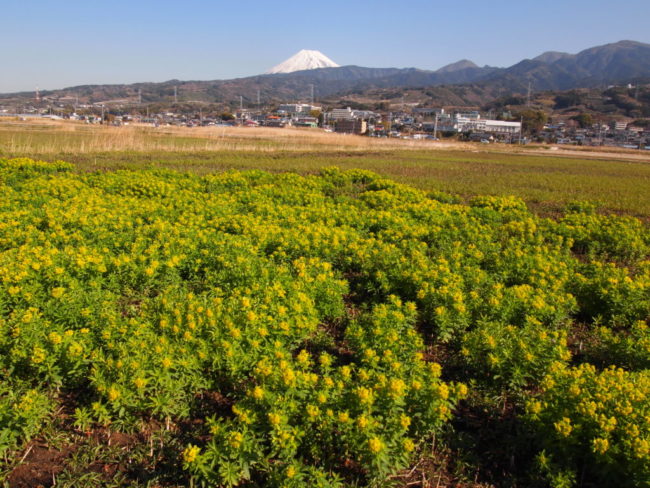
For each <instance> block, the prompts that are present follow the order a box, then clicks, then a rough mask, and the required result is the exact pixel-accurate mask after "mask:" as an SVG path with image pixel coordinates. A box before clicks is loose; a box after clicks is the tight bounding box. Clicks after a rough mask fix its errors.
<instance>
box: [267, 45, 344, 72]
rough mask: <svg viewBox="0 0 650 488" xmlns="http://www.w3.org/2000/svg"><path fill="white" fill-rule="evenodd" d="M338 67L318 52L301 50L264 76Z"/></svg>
mask: <svg viewBox="0 0 650 488" xmlns="http://www.w3.org/2000/svg"><path fill="white" fill-rule="evenodd" d="M338 67H339V65H338V64H336V63H335V62H334V61H332V60H331V59H330V58H328V57H327V56H325V55H324V54H323V53H322V52H320V51H310V50H308V49H303V50H302V51H300V52H298V53H297V54H294V55H293V56H291V57H290V58H289V59H287V60H286V61H284V62H282V63H280V64H278V65H277V66H274V67H273V68H271V69H270V70H268V71H267V72H266V73H265V74H267V75H271V74H276V73H293V72H294V71H303V70H306V69H318V68H338Z"/></svg>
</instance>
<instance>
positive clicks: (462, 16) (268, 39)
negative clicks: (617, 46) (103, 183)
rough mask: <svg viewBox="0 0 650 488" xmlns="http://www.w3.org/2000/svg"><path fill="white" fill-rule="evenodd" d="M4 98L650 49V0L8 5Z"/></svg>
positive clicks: (0, 56)
mask: <svg viewBox="0 0 650 488" xmlns="http://www.w3.org/2000/svg"><path fill="white" fill-rule="evenodd" d="M1 11H2V22H1V23H0V26H1V27H0V32H2V34H3V35H2V39H3V43H2V46H1V47H0V92H10V91H19V90H28V91H31V90H34V88H35V86H37V85H38V86H39V87H40V88H41V89H53V88H63V87H66V86H73V85H79V84H90V83H131V82H137V81H164V80H169V79H173V78H177V79H182V80H190V79H196V80H209V79H225V78H235V77H241V76H249V75H254V74H259V73H262V72H264V71H266V70H267V69H268V68H270V67H271V66H274V65H276V64H278V63H280V62H282V61H284V60H285V59H286V58H288V57H290V56H291V55H293V54H295V53H296V52H297V51H299V50H300V49H316V50H319V51H322V52H323V53H324V54H326V55H327V56H329V57H330V58H332V59H333V60H334V61H336V62H337V63H339V64H341V65H346V64H356V65H361V66H371V67H389V66H390V67H418V68H423V69H437V68H439V67H441V66H443V65H445V64H448V63H451V62H455V61H457V60H459V59H463V58H467V59H471V60H472V61H474V62H475V63H477V64H479V65H484V64H489V65H492V66H509V65H512V64H514V63H516V62H518V61H520V60H521V59H524V58H530V57H534V56H537V55H538V54H541V53H542V52H544V51H549V50H553V51H566V52H571V53H575V52H578V51H580V50H582V49H585V48H588V47H592V46H596V45H601V44H606V43H609V42H616V41H619V40H622V39H629V40H636V41H641V42H647V43H650V28H648V25H650V24H649V23H650V20H649V19H650V1H648V0H628V1H627V2H624V3H623V2H621V3H617V2H612V1H611V0H608V1H600V0H591V1H583V0H563V1H557V0H547V1H545V2H537V1H535V2H533V1H526V0H520V1H517V2H514V1H502V0H490V1H488V0H483V1H474V0H467V1H462V0H459V1H455V2H451V1H449V0H445V1H420V0H410V1H407V2H398V1H384V0H375V1H372V2H371V1H365V0H362V1H350V0H348V1H341V0H327V1H323V2H310V1H304V0H303V1H300V2H299V1H288V2H270V1H266V2H261V1H248V2H237V1H232V0H231V1H227V2H226V1H221V0H213V1H199V0H181V1H174V2H171V1H166V0H158V1H148V0H145V1H136V0H132V1H124V0H112V1H110V2H106V1H102V2H97V1H93V0H85V1H77V0H64V1H59V2H54V1H51V0H48V1H46V0H23V1H17V0H3V1H2V10H1Z"/></svg>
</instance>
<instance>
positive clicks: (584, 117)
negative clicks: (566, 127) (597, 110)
mask: <svg viewBox="0 0 650 488" xmlns="http://www.w3.org/2000/svg"><path fill="white" fill-rule="evenodd" d="M571 120H575V121H576V122H577V123H578V124H579V125H580V128H582V129H584V128H586V127H591V126H592V125H593V124H594V118H593V117H592V116H591V114H585V113H581V114H579V115H574V116H573V117H571Z"/></svg>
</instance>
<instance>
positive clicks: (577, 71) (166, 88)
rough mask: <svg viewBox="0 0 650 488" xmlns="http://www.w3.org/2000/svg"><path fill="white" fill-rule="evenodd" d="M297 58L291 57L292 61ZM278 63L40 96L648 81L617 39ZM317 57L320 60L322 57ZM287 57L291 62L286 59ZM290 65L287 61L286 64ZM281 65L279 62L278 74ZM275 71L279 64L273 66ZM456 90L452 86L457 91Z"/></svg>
mask: <svg viewBox="0 0 650 488" xmlns="http://www.w3.org/2000/svg"><path fill="white" fill-rule="evenodd" d="M296 56H297V59H294V58H296ZM296 56H294V58H290V60H287V62H285V63H283V64H284V70H285V71H286V70H289V71H292V72H289V73H274V74H264V75H258V76H251V77H246V78H237V79H232V80H215V81H179V80H170V81H166V82H163V83H135V84H130V85H84V86H77V87H72V88H66V89H63V90H54V91H44V92H42V93H41V95H42V96H45V97H47V96H54V97H66V96H68V97H75V98H78V99H79V101H80V103H81V102H90V103H97V102H103V101H110V100H127V101H131V102H135V101H136V100H137V97H138V94H139V93H140V94H141V97H142V101H143V102H149V103H151V102H173V100H174V90H176V93H177V97H178V100H179V102H180V101H202V102H211V103H232V102H239V101H240V96H241V97H243V100H244V101H245V103H246V105H248V106H250V105H251V104H255V103H256V102H257V99H258V96H259V98H260V100H261V101H262V102H263V103H273V102H279V101H296V100H304V101H306V100H308V99H309V97H310V94H311V86H312V85H313V87H314V92H315V94H316V97H317V98H318V99H324V98H327V97H330V98H331V97H335V96H343V95H345V94H349V93H359V94H362V93H364V92H366V91H372V90H378V89H386V88H409V87H419V88H422V87H432V88H435V87H442V86H444V87H447V88H448V89H450V90H452V91H453V92H454V93H455V94H456V95H457V97H458V98H459V100H461V101H462V98H463V96H465V97H466V98H467V99H468V100H469V99H472V101H473V102H476V101H477V100H478V101H481V100H482V101H484V102H485V101H488V99H492V98H496V97H499V96H504V95H508V94H522V93H526V91H527V90H528V87H529V85H530V86H531V87H532V89H533V90H534V91H541V90H568V89H573V88H590V87H598V86H603V85H607V84H615V83H629V82H639V81H641V82H647V81H650V44H644V43H640V42H634V41H620V42H617V43H613V44H607V45H604V46H598V47H593V48H590V49H586V50H584V51H582V52H580V53H578V54H567V53H562V52H553V51H549V52H546V53H543V54H541V55H539V56H537V57H535V58H533V59H525V60H523V61H520V62H519V63H517V64H515V65H513V66H510V67H508V68H496V67H491V66H483V67H479V66H477V65H476V64H474V63H473V62H471V61H469V60H462V61H458V62H456V63H453V64H450V65H447V66H444V67H442V68H440V69H438V70H436V71H429V70H421V69H416V68H404V69H398V68H365V67H361V66H340V67H325V68H317V69H308V70H300V71H293V68H296V66H298V67H300V66H301V65H300V63H301V62H310V63H312V64H315V65H318V61H319V60H321V61H323V58H324V59H326V60H327V61H323V62H331V63H333V62H332V61H331V60H329V59H328V58H327V57H326V56H324V55H322V54H321V53H318V52H317V51H303V52H301V53H299V55H296ZM321 56H322V57H321ZM291 60H293V61H291ZM289 61H291V62H289ZM283 64H281V65H279V67H280V69H279V71H282V68H283ZM276 68H277V67H276ZM456 87H458V88H456ZM21 97H24V98H33V97H34V94H33V92H31V93H20V94H8V95H1V96H0V101H1V99H3V98H4V99H7V98H21Z"/></svg>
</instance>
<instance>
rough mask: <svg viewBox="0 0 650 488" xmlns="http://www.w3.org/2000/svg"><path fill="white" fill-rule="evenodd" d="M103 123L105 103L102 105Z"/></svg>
mask: <svg viewBox="0 0 650 488" xmlns="http://www.w3.org/2000/svg"><path fill="white" fill-rule="evenodd" d="M102 124H104V105H102Z"/></svg>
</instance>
